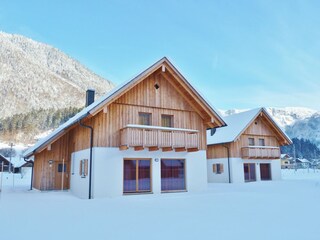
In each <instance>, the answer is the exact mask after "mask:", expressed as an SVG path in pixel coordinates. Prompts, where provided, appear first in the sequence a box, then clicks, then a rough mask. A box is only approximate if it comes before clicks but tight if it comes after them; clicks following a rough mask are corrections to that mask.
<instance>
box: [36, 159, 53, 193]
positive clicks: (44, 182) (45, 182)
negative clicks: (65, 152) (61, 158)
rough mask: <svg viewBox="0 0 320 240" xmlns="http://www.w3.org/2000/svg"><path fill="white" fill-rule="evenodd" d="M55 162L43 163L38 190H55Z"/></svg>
mask: <svg viewBox="0 0 320 240" xmlns="http://www.w3.org/2000/svg"><path fill="white" fill-rule="evenodd" d="M55 168H56V164H55V161H53V160H49V161H48V162H44V168H43V170H44V171H43V173H42V176H41V188H40V190H55Z"/></svg>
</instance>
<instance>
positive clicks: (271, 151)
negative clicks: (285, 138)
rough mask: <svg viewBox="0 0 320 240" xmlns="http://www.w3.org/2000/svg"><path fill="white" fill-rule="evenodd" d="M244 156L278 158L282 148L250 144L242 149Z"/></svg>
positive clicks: (250, 157)
mask: <svg viewBox="0 0 320 240" xmlns="http://www.w3.org/2000/svg"><path fill="white" fill-rule="evenodd" d="M241 153H242V158H249V159H278V158H280V148H279V147H271V146H248V147H243V148H242V149H241Z"/></svg>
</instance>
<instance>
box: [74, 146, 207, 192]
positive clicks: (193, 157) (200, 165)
mask: <svg viewBox="0 0 320 240" xmlns="http://www.w3.org/2000/svg"><path fill="white" fill-rule="evenodd" d="M72 156H73V158H74V159H73V161H72V166H71V167H72V168H71V171H72V169H73V166H74V169H75V170H74V172H75V173H74V175H71V185H70V188H71V191H72V192H73V193H74V194H75V195H77V196H79V197H81V198H87V197H88V177H87V178H85V179H83V178H81V177H80V175H79V163H80V160H81V159H85V158H87V159H89V150H88V149H87V150H84V151H80V152H76V153H74V154H72ZM124 158H150V159H151V181H152V192H153V193H154V194H159V193H161V169H160V166H161V162H160V161H161V158H168V159H170V158H173V159H177V158H180V159H185V165H186V166H185V168H186V173H185V175H186V187H187V191H190V192H194V191H201V190H203V189H205V188H206V187H207V175H206V171H207V163H206V151H198V152H190V153H189V152H175V151H169V152H162V151H152V152H150V151H148V150H143V151H134V150H133V149H128V150H125V151H120V150H119V148H93V178H92V188H93V191H92V196H93V198H100V197H116V196H122V195H123V159H124ZM156 158H158V159H159V161H158V162H156V161H155V159H156Z"/></svg>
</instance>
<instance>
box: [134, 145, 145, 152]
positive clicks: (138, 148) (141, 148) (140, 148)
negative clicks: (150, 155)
mask: <svg viewBox="0 0 320 240" xmlns="http://www.w3.org/2000/svg"><path fill="white" fill-rule="evenodd" d="M143 149H144V147H143V146H136V147H134V150H135V151H142V150H143Z"/></svg>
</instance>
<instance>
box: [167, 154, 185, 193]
mask: <svg viewBox="0 0 320 240" xmlns="http://www.w3.org/2000/svg"><path fill="white" fill-rule="evenodd" d="M185 176H186V174H185V160H184V159H161V191H162V192H170V191H185V190H186V179H185Z"/></svg>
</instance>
